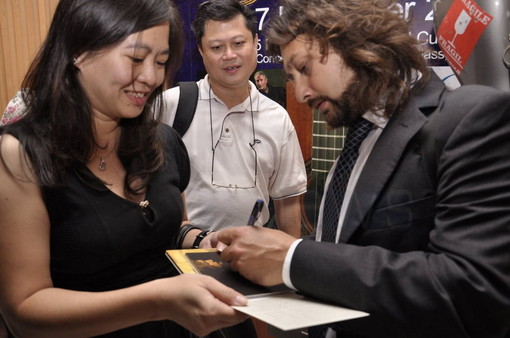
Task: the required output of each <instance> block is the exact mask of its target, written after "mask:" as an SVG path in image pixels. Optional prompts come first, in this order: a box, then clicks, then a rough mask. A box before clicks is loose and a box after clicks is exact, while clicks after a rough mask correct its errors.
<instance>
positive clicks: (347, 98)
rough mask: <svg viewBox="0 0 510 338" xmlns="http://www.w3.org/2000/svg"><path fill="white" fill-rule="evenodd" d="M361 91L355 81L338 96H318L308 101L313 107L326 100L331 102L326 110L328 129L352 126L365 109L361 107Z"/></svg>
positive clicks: (325, 118)
mask: <svg viewBox="0 0 510 338" xmlns="http://www.w3.org/2000/svg"><path fill="white" fill-rule="evenodd" d="M359 93H360V91H359V90H358V88H357V87H356V85H355V84H354V83H351V85H349V86H348V87H347V89H346V90H345V91H344V92H343V93H342V94H341V95H340V97H338V98H333V99H332V98H329V97H326V96H318V97H316V98H314V99H312V100H309V101H308V105H309V106H310V107H311V108H312V109H313V108H314V107H316V106H317V104H318V103H319V102H322V101H326V102H329V103H330V109H329V110H328V111H327V112H324V114H325V117H324V120H325V121H326V123H327V126H328V129H336V128H339V127H350V126H352V124H353V123H354V121H356V120H357V119H358V118H359V117H361V116H362V115H363V114H364V113H365V111H363V109H362V108H361V107H362V106H363V105H362V104H361V100H362V98H361V97H360V94H359Z"/></svg>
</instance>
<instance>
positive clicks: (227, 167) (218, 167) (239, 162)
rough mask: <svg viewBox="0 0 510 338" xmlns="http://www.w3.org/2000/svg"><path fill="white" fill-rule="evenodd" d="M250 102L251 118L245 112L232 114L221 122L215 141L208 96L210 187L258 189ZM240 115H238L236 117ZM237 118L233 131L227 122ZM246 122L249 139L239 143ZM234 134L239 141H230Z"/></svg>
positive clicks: (243, 134) (253, 127)
mask: <svg viewBox="0 0 510 338" xmlns="http://www.w3.org/2000/svg"><path fill="white" fill-rule="evenodd" d="M249 98H250V115H249V116H247V111H239V112H231V113H229V114H228V115H227V116H225V117H224V118H223V121H222V124H221V131H220V135H219V137H218V139H217V140H216V141H215V140H214V133H213V127H212V126H213V123H212V104H211V101H212V100H211V96H210V93H209V118H210V127H211V150H212V161H211V162H212V163H211V185H213V186H214V187H217V188H227V189H253V188H255V186H256V185H257V170H258V162H257V150H256V148H257V145H258V144H259V143H260V140H259V139H257V138H256V136H255V124H254V121H253V105H252V100H251V95H250V96H249ZM237 114H239V115H237ZM236 115H237V116H236ZM233 117H236V118H237V121H235V123H232V125H235V130H232V128H231V127H229V126H228V125H227V120H229V119H232V118H233ZM246 118H248V119H250V122H248V123H249V124H251V136H252V137H251V138H250V139H248V140H247V142H244V141H240V139H243V138H244V136H245V135H246V134H247V133H246V131H247V130H246V129H245V128H248V126H247V125H246ZM235 132H239V133H240V135H241V137H235V139H234V138H233V135H234V133H235Z"/></svg>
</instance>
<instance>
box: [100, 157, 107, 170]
mask: <svg viewBox="0 0 510 338" xmlns="http://www.w3.org/2000/svg"><path fill="white" fill-rule="evenodd" d="M99 170H101V171H105V170H106V161H105V160H104V157H102V156H101V157H100V158H99Z"/></svg>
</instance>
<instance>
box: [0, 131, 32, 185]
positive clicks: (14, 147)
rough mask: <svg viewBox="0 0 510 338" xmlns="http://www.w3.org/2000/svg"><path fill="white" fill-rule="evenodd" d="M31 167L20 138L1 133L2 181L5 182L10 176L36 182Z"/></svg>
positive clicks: (0, 162)
mask: <svg viewBox="0 0 510 338" xmlns="http://www.w3.org/2000/svg"><path fill="white" fill-rule="evenodd" d="M30 168H31V165H30V160H29V159H28V156H27V155H26V152H25V151H24V150H23V147H22V146H21V144H20V142H19V140H18V139H17V138H16V137H14V136H12V135H10V134H4V135H0V182H4V183H5V180H6V179H9V178H10V179H17V180H19V181H23V182H27V181H31V182H35V176H34V175H33V171H32V170H31V169H30Z"/></svg>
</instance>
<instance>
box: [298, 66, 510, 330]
mask: <svg viewBox="0 0 510 338" xmlns="http://www.w3.org/2000/svg"><path fill="white" fill-rule="evenodd" d="M431 75H432V76H431V80H430V81H429V83H428V84H427V85H426V87H425V88H424V89H423V90H422V91H421V92H420V93H419V94H418V95H416V96H413V97H412V98H411V100H410V101H409V103H408V104H407V106H406V108H405V109H404V111H403V112H402V113H400V114H397V115H394V116H393V117H392V118H391V119H390V121H389V123H388V125H387V126H386V128H385V129H384V131H383V133H382V134H381V136H380V138H379V139H378V141H377V143H376V145H375V147H374V149H373V151H372V153H371V154H370V156H369V158H368V160H367V162H366V165H365V167H364V169H363V172H362V174H361V176H360V178H359V181H358V184H357V186H356V188H355V192H354V195H353V198H352V200H351V203H350V204H349V208H348V211H347V214H346V218H345V223H344V225H343V229H342V233H341V237H340V242H341V243H340V244H333V243H317V242H314V241H310V240H305V241H302V242H301V243H300V244H299V245H298V246H297V248H296V251H295V253H294V256H293V259H292V263H291V271H290V274H291V280H292V283H293V284H294V286H295V287H297V288H298V289H299V290H300V291H302V292H303V293H305V294H309V295H312V296H314V297H318V298H321V299H325V300H329V301H332V302H334V303H336V304H339V305H342V306H346V307H350V308H354V309H359V310H364V311H367V312H369V313H370V316H369V317H366V318H363V319H357V320H352V321H347V322H342V323H340V324H339V325H340V327H341V328H342V329H343V330H345V331H348V332H354V333H357V334H360V335H363V336H368V337H411V338H415V337H449V338H453V337H468V336H469V337H510V94H509V93H506V94H505V93H502V92H499V91H496V90H494V89H492V88H488V87H482V86H463V87H461V88H459V89H457V90H455V91H453V92H450V91H448V90H446V89H445V88H444V85H443V83H442V82H441V80H439V79H438V78H437V77H436V76H435V75H433V74H431ZM451 121H453V123H452V122H451ZM425 145H428V146H425ZM443 145H444V146H443ZM424 152H427V154H426V155H424ZM431 159H432V160H431ZM428 163H432V165H430V166H429V164H428ZM429 167H430V168H432V169H433V170H429ZM341 337H344V336H341Z"/></svg>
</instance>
